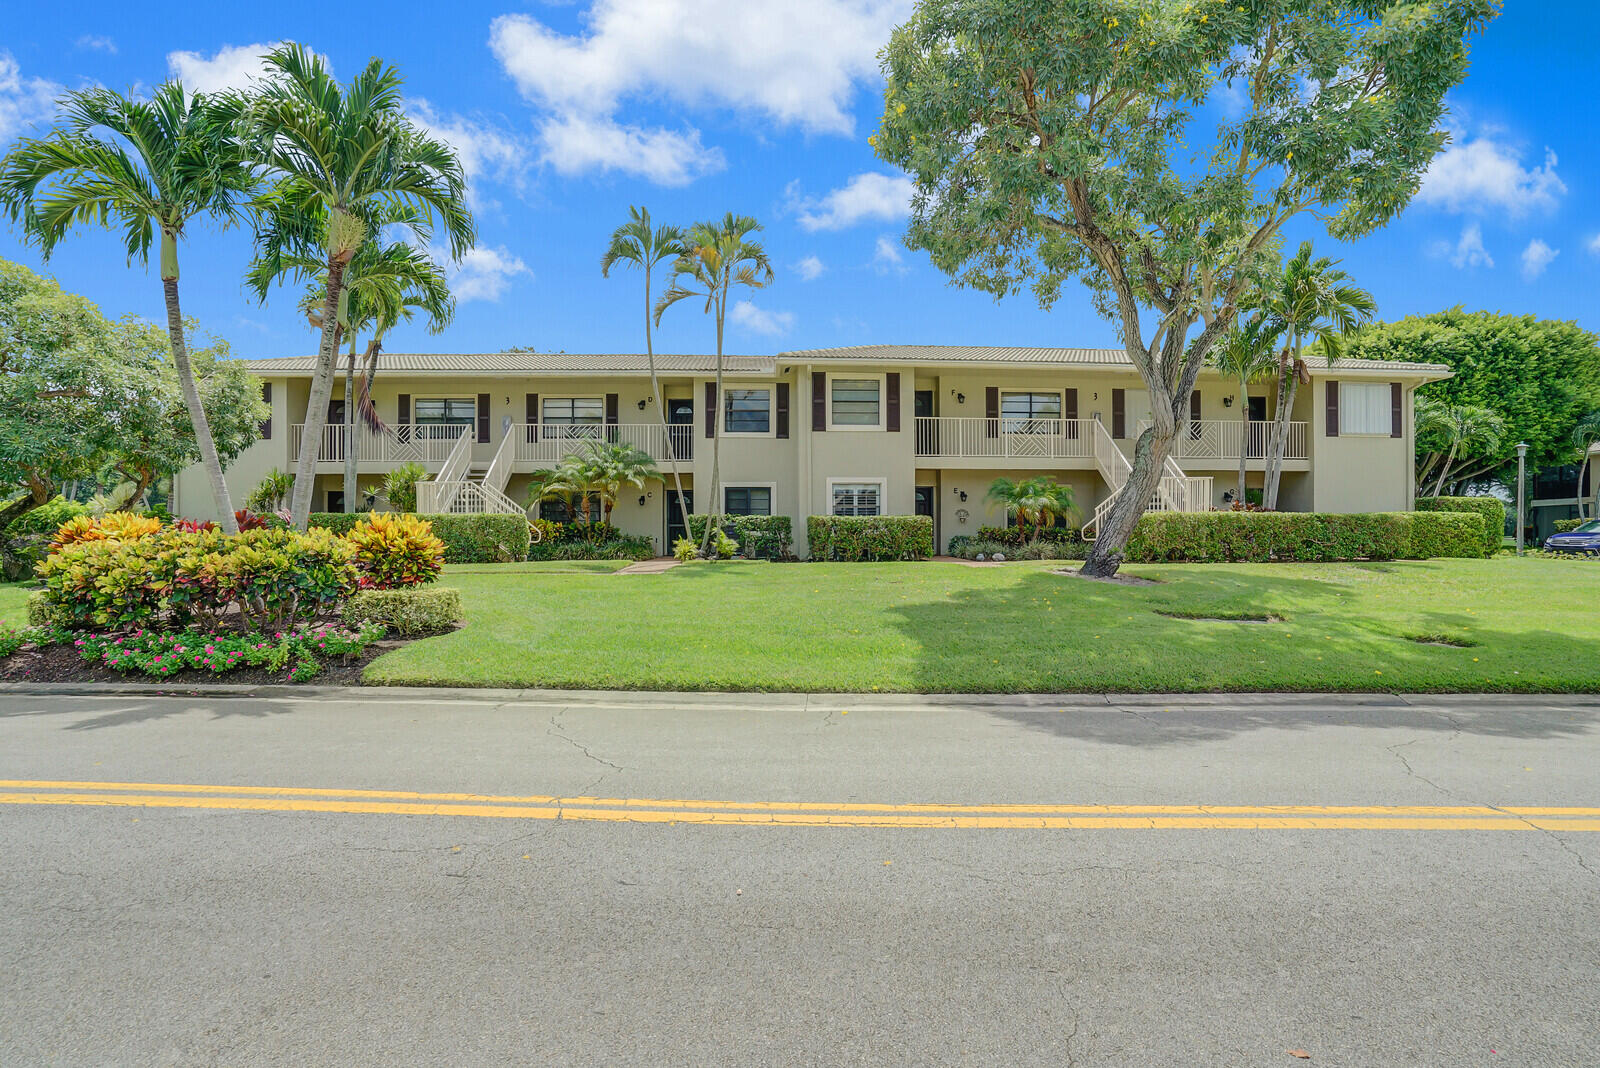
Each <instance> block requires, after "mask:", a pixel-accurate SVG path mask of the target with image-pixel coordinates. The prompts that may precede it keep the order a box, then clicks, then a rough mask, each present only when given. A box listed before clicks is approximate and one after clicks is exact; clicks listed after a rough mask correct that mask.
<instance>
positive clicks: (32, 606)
mask: <svg viewBox="0 0 1600 1068" xmlns="http://www.w3.org/2000/svg"><path fill="white" fill-rule="evenodd" d="M71 625H72V616H71V614H69V613H68V612H67V610H66V609H64V608H62V607H61V606H60V605H58V604H56V603H55V602H54V601H52V600H51V599H50V592H49V591H48V590H34V591H33V592H32V593H30V594H28V626H30V627H69V626H71Z"/></svg>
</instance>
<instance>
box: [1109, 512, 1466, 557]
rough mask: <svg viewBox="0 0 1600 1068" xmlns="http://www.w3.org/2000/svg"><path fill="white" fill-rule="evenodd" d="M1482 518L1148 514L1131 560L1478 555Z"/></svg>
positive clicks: (1132, 548)
mask: <svg viewBox="0 0 1600 1068" xmlns="http://www.w3.org/2000/svg"><path fill="white" fill-rule="evenodd" d="M1482 555H1483V520H1482V519H1481V518H1480V517H1479V516H1478V515H1476V514H1468V513H1464V512H1360V513H1351V514H1334V513H1321V512H1154V513H1151V514H1150V515H1146V516H1145V517H1144V518H1142V519H1140V520H1139V525H1138V526H1137V527H1135V528H1134V532H1133V537H1132V539H1130V541H1129V542H1128V549H1127V552H1126V553H1125V554H1124V559H1126V560H1128V561H1129V562H1132V563H1157V562H1163V561H1172V562H1189V563H1216V562H1224V561H1227V562H1232V561H1246V562H1266V561H1269V560H1300V561H1315V562H1327V561H1337V560H1395V559H1424V558H1428V557H1434V556H1469V557H1470V556H1482Z"/></svg>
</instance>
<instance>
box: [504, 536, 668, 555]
mask: <svg viewBox="0 0 1600 1068" xmlns="http://www.w3.org/2000/svg"><path fill="white" fill-rule="evenodd" d="M655 556H656V540H655V539H654V538H650V537H646V536H644V535H635V534H620V533H619V534H617V535H616V536H615V537H613V538H611V539H610V540H608V541H577V540H571V539H565V540H562V541H556V542H548V541H542V542H540V543H538V544H537V545H531V546H529V547H528V559H529V560H654V559H655Z"/></svg>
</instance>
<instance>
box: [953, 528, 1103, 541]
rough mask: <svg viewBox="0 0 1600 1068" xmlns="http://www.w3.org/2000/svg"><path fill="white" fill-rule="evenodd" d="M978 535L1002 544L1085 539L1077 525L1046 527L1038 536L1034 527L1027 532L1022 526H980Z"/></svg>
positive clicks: (985, 539)
mask: <svg viewBox="0 0 1600 1068" xmlns="http://www.w3.org/2000/svg"><path fill="white" fill-rule="evenodd" d="M958 536H959V535H958ZM968 536H969V537H970V535H968ZM977 536H978V537H979V538H982V539H983V540H984V541H997V542H999V543H1000V544H1001V545H1021V544H1022V543H1023V542H1027V541H1048V542H1056V543H1062V542H1065V543H1069V544H1070V543H1072V542H1081V541H1083V532H1082V531H1081V530H1079V529H1078V528H1077V527H1045V528H1044V529H1043V530H1040V531H1038V532H1037V537H1035V531H1034V529H1033V528H1032V527H1029V528H1028V530H1027V531H1026V532H1025V531H1023V529H1022V528H1021V527H979V528H978V534H977Z"/></svg>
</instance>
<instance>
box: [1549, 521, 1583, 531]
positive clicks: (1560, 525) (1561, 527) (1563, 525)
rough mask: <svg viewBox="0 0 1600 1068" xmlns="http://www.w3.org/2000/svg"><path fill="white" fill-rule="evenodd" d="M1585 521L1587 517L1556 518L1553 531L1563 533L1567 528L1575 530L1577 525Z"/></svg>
mask: <svg viewBox="0 0 1600 1068" xmlns="http://www.w3.org/2000/svg"><path fill="white" fill-rule="evenodd" d="M1587 522H1588V520H1587V519H1557V520H1556V528H1555V533H1557V534H1565V533H1566V532H1567V531H1569V530H1577V529H1578V527H1580V526H1581V525H1583V524H1584V523H1587Z"/></svg>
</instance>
